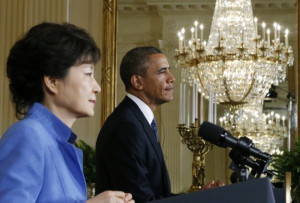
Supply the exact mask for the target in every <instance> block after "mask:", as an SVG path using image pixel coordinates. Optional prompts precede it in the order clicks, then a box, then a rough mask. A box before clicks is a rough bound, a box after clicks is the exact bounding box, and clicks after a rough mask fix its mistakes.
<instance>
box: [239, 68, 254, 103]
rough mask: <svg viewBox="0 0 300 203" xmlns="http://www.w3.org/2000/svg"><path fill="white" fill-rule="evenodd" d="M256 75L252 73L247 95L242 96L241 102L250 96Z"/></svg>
mask: <svg viewBox="0 0 300 203" xmlns="http://www.w3.org/2000/svg"><path fill="white" fill-rule="evenodd" d="M255 74H256V71H253V74H252V81H251V84H250V87H249V89H248V91H247V93H246V94H245V95H244V97H243V98H242V100H241V101H243V100H244V99H246V97H247V96H248V95H249V94H250V92H251V90H252V88H253V85H254V82H255V79H254V75H255Z"/></svg>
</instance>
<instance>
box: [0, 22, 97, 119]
mask: <svg viewBox="0 0 300 203" xmlns="http://www.w3.org/2000/svg"><path fill="white" fill-rule="evenodd" d="M99 60H100V50H99V48H98V47H97V45H96V43H95V41H94V40H93V39H92V37H91V36H90V35H89V34H88V33H87V32H86V31H85V30H83V29H81V28H78V27H76V26H75V25H72V24H69V23H63V24H55V23H47V22H45V23H41V24H38V25H36V26H34V27H32V28H31V29H30V30H29V31H28V32H27V33H26V34H25V35H24V37H23V38H22V39H20V40H19V41H17V42H16V43H15V44H14V46H13V47H12V48H11V50H10V53H9V56H8V59H7V69H6V74H7V77H8V79H9V89H10V94H11V100H12V102H13V104H14V106H15V110H16V117H17V118H18V119H21V118H22V117H23V115H26V113H27V109H28V106H29V105H31V104H33V103H34V102H42V101H43V99H44V91H43V78H44V76H50V77H54V78H64V77H65V76H66V75H67V73H68V70H69V68H70V67H71V66H74V65H80V64H83V63H93V64H96V63H97V62H98V61H99Z"/></svg>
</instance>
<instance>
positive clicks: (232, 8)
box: [175, 0, 294, 188]
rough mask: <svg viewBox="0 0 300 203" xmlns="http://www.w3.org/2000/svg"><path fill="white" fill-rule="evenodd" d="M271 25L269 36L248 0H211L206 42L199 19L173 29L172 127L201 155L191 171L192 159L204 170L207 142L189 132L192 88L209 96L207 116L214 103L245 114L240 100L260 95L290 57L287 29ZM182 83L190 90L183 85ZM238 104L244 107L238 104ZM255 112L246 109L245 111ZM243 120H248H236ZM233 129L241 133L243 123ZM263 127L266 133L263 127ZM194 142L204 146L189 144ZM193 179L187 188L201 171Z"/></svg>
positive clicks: (193, 115) (194, 111) (194, 115)
mask: <svg viewBox="0 0 300 203" xmlns="http://www.w3.org/2000/svg"><path fill="white" fill-rule="evenodd" d="M272 30H273V33H272V34H274V35H273V36H274V37H271V28H267V25H266V23H264V22H263V23H261V28H260V26H259V25H258V19H257V18H253V13H252V7H251V1H250V0H216V5H215V10H214V15H213V19H212V26H211V30H210V35H209V38H208V42H206V41H205V40H204V37H203V31H204V25H203V24H201V23H198V21H196V22H194V24H193V26H192V27H191V29H190V32H186V30H185V29H184V28H182V29H181V30H180V31H179V32H178V37H179V41H178V43H179V44H178V49H177V50H176V54H175V59H176V64H177V66H179V67H180V68H181V71H182V72H181V73H182V81H181V84H180V107H179V111H180V113H179V124H178V131H179V132H180V135H181V136H182V137H183V143H186V144H187V145H188V148H189V149H190V150H191V151H192V152H193V154H194V158H195V156H197V157H200V159H202V160H201V161H200V162H198V163H196V162H195V161H193V171H196V170H194V168H195V166H194V164H198V166H197V167H200V168H201V170H202V169H203V170H204V168H205V167H204V164H205V163H204V155H205V154H206V153H207V152H208V151H209V149H210V146H209V144H207V143H205V141H203V140H202V139H201V138H199V137H197V138H195V137H196V136H195V133H193V132H197V131H198V130H197V129H198V128H199V126H200V125H199V123H198V122H199V120H200V123H202V121H203V106H202V105H203V101H201V102H198V96H199V94H198V92H200V97H199V98H200V99H201V100H202V99H203V97H204V98H206V99H209V108H208V109H209V110H208V112H209V116H208V117H209V119H208V121H210V122H214V123H216V117H217V115H216V106H217V105H216V104H217V103H220V104H226V105H228V106H229V111H237V112H234V114H231V115H233V116H235V117H236V118H241V117H242V116H243V115H248V110H247V108H250V107H251V108H252V106H246V104H247V105H253V104H254V103H255V102H257V101H261V100H262V99H263V97H264V96H265V95H266V93H267V92H268V90H269V89H270V87H271V85H272V84H273V85H278V84H279V82H281V81H283V80H285V78H286V69H287V67H288V66H292V65H293V61H294V57H293V51H292V48H291V46H289V43H288V34H289V31H288V30H287V29H286V30H285V31H284V37H282V36H283V34H282V30H283V29H282V27H281V25H279V24H278V23H274V24H273V25H272ZM258 31H260V32H258ZM259 34H261V35H259ZM187 35H189V36H187ZM188 38H189V39H188ZM271 38H272V40H271ZM282 40H283V41H282ZM187 86H189V88H190V89H192V90H190V91H188V87H187ZM190 97H191V98H192V100H191V99H190ZM191 101H192V102H191ZM199 104H200V108H198V105H199ZM243 106H245V108H243V109H241V108H242V107H243ZM238 110H240V111H238ZM199 112H200V119H198V118H199V117H198V114H199ZM255 115H256V114H255V113H254V112H253V111H249V115H248V116H255ZM257 115H259V116H262V112H261V111H260V110H257ZM225 119H226V118H224V123H225V121H226V120H225ZM229 119H230V117H229ZM236 122H237V121H236ZM262 123H263V122H262ZM226 124H230V125H231V126H229V128H232V127H234V126H235V127H237V125H234V124H233V123H230V122H229V121H228V123H226ZM246 124H249V123H247V122H246V123H241V125H246ZM253 126H255V125H253ZM268 126H270V125H268ZM231 130H232V129H231ZM255 130H258V131H260V130H261V129H259V128H256V129H255ZM236 132H239V133H240V134H241V133H242V132H243V128H242V129H241V130H238V131H236ZM253 132H256V131H253ZM263 132H268V133H269V131H268V130H264V131H261V133H263ZM233 134H234V133H233ZM254 135H258V134H253V136H254ZM260 135H261V134H260ZM266 136H269V134H266ZM195 139H196V140H197V141H194V140H195ZM193 142H194V143H195V144H193ZM199 143H200V144H199ZM189 145H192V147H191V146H189ZM194 146H197V147H198V148H199V149H205V150H202V151H201V150H195V149H194ZM194 151H196V152H197V153H195V152H194ZM199 164H200V166H199ZM193 177H194V173H193ZM198 179H199V180H200V181H198V185H194V180H193V185H192V187H191V188H193V187H194V186H195V187H194V188H197V187H198V188H201V186H202V185H203V182H204V171H203V172H202V173H201V174H200V175H198Z"/></svg>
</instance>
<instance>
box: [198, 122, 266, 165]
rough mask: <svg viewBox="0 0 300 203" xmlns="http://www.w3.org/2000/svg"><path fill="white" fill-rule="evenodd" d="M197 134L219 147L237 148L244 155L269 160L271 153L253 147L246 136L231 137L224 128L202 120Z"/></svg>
mask: <svg viewBox="0 0 300 203" xmlns="http://www.w3.org/2000/svg"><path fill="white" fill-rule="evenodd" d="M198 135H199V136H200V137H202V138H203V139H204V140H206V141H209V142H211V143H212V144H215V145H217V146H219V147H224V148H226V147H230V148H232V149H237V150H239V151H240V152H241V153H243V154H244V155H247V156H249V155H251V156H254V157H256V158H259V159H262V160H266V161H268V160H270V159H271V155H270V154H268V153H264V152H262V151H260V150H259V149H257V148H255V147H254V144H253V142H252V140H250V139H249V138H247V137H241V138H239V139H237V138H235V137H233V136H232V135H231V134H230V133H229V132H227V131H226V130H225V129H224V128H222V127H220V126H217V125H215V124H212V123H210V122H207V121H204V122H203V123H202V125H201V127H200V129H199V132H198Z"/></svg>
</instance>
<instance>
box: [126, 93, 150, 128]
mask: <svg viewBox="0 0 300 203" xmlns="http://www.w3.org/2000/svg"><path fill="white" fill-rule="evenodd" d="M127 96H128V97H129V98H130V99H131V100H132V101H133V102H134V103H136V105H137V106H138V107H139V109H140V110H141V111H142V113H143V114H144V116H145V118H146V119H147V121H148V123H149V124H150V125H151V123H152V120H153V118H154V114H153V112H152V110H151V109H150V107H149V106H148V105H147V104H146V103H145V102H143V101H142V100H141V99H139V98H138V97H136V96H134V95H132V94H130V93H127Z"/></svg>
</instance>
